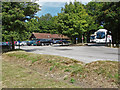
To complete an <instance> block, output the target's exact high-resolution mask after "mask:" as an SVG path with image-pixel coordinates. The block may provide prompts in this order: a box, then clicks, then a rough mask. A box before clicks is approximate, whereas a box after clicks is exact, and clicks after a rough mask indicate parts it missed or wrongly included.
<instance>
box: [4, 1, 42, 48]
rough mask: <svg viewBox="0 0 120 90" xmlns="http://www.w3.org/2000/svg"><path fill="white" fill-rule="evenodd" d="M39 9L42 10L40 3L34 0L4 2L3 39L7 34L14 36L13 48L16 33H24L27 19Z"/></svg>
mask: <svg viewBox="0 0 120 90" xmlns="http://www.w3.org/2000/svg"><path fill="white" fill-rule="evenodd" d="M38 10H40V9H39V5H38V4H37V3H32V2H24V3H21V2H3V3H2V25H3V27H2V30H3V39H4V38H5V36H7V35H8V36H10V37H11V38H12V48H13V49H14V42H13V41H14V40H13V37H15V33H18V34H19V35H21V34H24V33H23V32H24V30H26V22H25V21H26V20H30V19H31V18H33V17H34V15H35V13H36V12H37V11H38ZM4 34H5V35H4ZM18 34H17V35H18ZM20 38H21V37H20Z"/></svg>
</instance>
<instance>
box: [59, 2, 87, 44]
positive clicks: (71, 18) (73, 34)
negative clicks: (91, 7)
mask: <svg viewBox="0 0 120 90" xmlns="http://www.w3.org/2000/svg"><path fill="white" fill-rule="evenodd" d="M87 16H88V14H87V13H86V10H85V9H84V7H83V5H82V4H81V3H80V2H76V1H75V2H74V3H73V4H72V2H70V4H67V3H66V5H65V8H62V9H61V13H59V14H58V20H57V23H58V32H59V33H60V34H63V35H67V36H68V37H70V38H71V40H72V41H73V43H75V39H76V38H78V41H79V42H81V38H82V34H84V33H85V32H86V31H87V29H86V28H87V27H88V23H87V20H86V17H87Z"/></svg>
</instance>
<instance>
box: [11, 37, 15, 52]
mask: <svg viewBox="0 0 120 90" xmlns="http://www.w3.org/2000/svg"><path fill="white" fill-rule="evenodd" d="M11 41H12V50H14V49H15V46H14V39H13V37H11Z"/></svg>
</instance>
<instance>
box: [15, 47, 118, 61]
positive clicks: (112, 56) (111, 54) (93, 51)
mask: <svg viewBox="0 0 120 90" xmlns="http://www.w3.org/2000/svg"><path fill="white" fill-rule="evenodd" d="M16 48H18V46H16ZM20 48H21V49H23V50H25V51H26V52H32V53H37V54H48V55H57V56H63V57H69V58H73V59H76V60H79V61H82V62H85V63H90V62H93V61H98V60H111V61H118V56H119V55H120V52H118V49H117V48H109V47H105V46H94V45H89V46H59V45H54V46H21V47H20Z"/></svg>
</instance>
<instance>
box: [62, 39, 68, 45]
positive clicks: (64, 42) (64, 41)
mask: <svg viewBox="0 0 120 90" xmlns="http://www.w3.org/2000/svg"><path fill="white" fill-rule="evenodd" d="M68 43H70V41H67V40H62V44H68Z"/></svg>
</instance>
